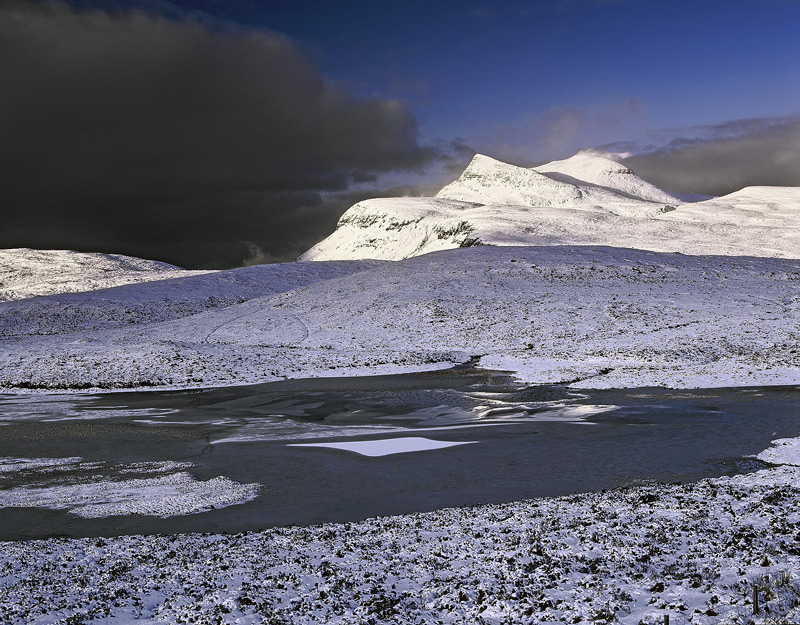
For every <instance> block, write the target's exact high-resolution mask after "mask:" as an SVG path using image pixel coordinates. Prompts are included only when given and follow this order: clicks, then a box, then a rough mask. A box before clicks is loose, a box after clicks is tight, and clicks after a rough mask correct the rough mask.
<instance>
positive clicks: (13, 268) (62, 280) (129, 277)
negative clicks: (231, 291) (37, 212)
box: [0, 248, 208, 302]
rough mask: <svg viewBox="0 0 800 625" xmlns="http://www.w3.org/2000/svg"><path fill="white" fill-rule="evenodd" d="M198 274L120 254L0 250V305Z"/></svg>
mask: <svg viewBox="0 0 800 625" xmlns="http://www.w3.org/2000/svg"><path fill="white" fill-rule="evenodd" d="M202 273H208V272H203V271H187V270H185V269H181V268H180V267H176V266H174V265H170V264H168V263H162V262H159V261H155V260H145V259H142V258H134V257H133V256H123V255H122V254H99V253H84V252H73V251H70V250H33V249H27V248H17V249H7V250H0V302H5V301H10V300H17V299H24V298H28V297H34V296H36V295H54V294H56V293H75V292H79V291H91V290H94V289H103V288H108V287H113V286H119V285H121V284H132V283H138V282H149V281H151V280H163V279H165V278H175V277H179V276H189V275H197V274H202Z"/></svg>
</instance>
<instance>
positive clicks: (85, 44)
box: [0, 0, 800, 268]
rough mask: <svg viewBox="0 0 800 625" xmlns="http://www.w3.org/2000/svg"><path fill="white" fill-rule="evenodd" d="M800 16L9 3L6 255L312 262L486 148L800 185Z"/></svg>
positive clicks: (0, 205)
mask: <svg viewBox="0 0 800 625" xmlns="http://www.w3.org/2000/svg"><path fill="white" fill-rule="evenodd" d="M798 32H800V0H727V1H725V0H693V1H684V0H671V1H669V2H667V1H661V0H551V1H536V0H533V1H527V2H502V1H495V2H491V3H490V2H481V1H476V2H470V1H469V0H464V1H460V2H456V1H454V0H437V1H436V2H430V1H426V2H418V1H414V0H407V1H404V2H384V3H377V2H374V1H370V2H366V1H361V0H358V1H352V2H345V1H340V2H300V1H298V0H261V1H256V0H227V1H223V0H133V1H123V0H59V1H49V0H0V85H2V86H1V87H0V218H2V223H3V225H2V227H0V247H2V248H8V247H36V248H56V249H64V248H66V249H77V250H81V251H103V252H112V253H125V254H132V255H135V256H143V257H147V258H155V259H158V260H165V261H167V262H172V263H175V264H178V265H181V266H184V267H192V268H195V267H197V268H224V267H234V266H239V265H242V264H251V263H256V262H277V261H287V260H292V259H294V258H295V257H297V256H298V255H299V254H301V253H302V252H303V251H305V250H306V249H307V248H309V247H310V246H311V245H313V244H314V243H316V242H317V241H319V240H320V239H322V238H324V237H325V236H326V235H327V234H329V233H330V232H332V231H333V229H334V228H335V225H336V221H337V219H338V218H339V216H340V215H341V214H342V212H344V210H346V209H347V208H348V207H349V206H350V205H352V204H353V203H354V202H356V201H359V200H361V199H365V198H368V197H383V196H393V195H419V194H432V193H434V192H435V191H436V190H437V189H438V188H439V187H441V186H442V185H444V184H445V183H447V182H449V181H451V180H453V179H454V178H456V177H457V175H458V173H459V172H460V171H461V170H462V169H463V168H464V166H465V165H466V163H467V162H468V161H469V159H470V158H471V157H472V155H473V154H474V153H476V152H481V153H483V154H488V155H489V156H493V157H495V158H498V159H500V160H504V161H507V162H511V163H514V164H517V165H523V166H531V165H535V164H540V163H543V162H546V161H549V160H554V159H560V158H565V157H568V156H570V155H572V154H574V153H575V152H577V151H579V150H582V149H594V150H598V151H602V152H605V153H612V154H615V155H616V156H615V158H618V159H619V160H621V161H622V162H624V163H625V164H627V165H628V166H630V167H631V168H633V169H634V170H635V171H636V172H637V173H638V174H639V175H641V176H642V177H644V178H645V179H647V180H649V181H650V182H653V183H654V184H657V185H658V186H661V187H662V188H665V189H667V190H672V191H681V192H685V193H705V194H713V195H721V194H724V193H729V192H732V191H735V190H737V189H739V188H741V187H743V186H748V185H754V184H768V185H792V186H800V37H798V35H797V33H798Z"/></svg>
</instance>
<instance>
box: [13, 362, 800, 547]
mask: <svg viewBox="0 0 800 625" xmlns="http://www.w3.org/2000/svg"><path fill="white" fill-rule="evenodd" d="M798 435H800V387H798V386H793V387H769V388H750V389H713V390H692V391H671V390H664V389H631V390H611V391H580V392H577V391H569V390H567V389H564V388H561V387H558V386H546V387H527V388H525V387H521V386H519V385H517V384H515V383H514V382H513V381H512V380H511V379H509V378H505V377H503V376H499V375H497V374H489V373H487V372H483V371H480V370H471V369H461V370H453V371H448V372H436V373H427V374H412V375H401V376H380V377H372V378H350V379H322V380H299V381H291V382H281V383H274V384H264V385H258V386H249V387H235V388H223V389H207V390H197V391H177V392H140V393H115V394H106V395H95V396H92V395H78V396H63V395H61V396H56V395H27V396H25V395H0V457H5V458H43V457H44V458H64V457H80V458H83V460H84V461H86V462H98V463H101V464H99V465H98V467H99V468H98V469H97V470H94V471H92V470H89V471H87V470H85V469H84V470H82V471H80V472H79V471H75V470H73V469H72V468H70V466H66V467H62V468H60V469H58V470H53V471H50V472H48V473H46V474H43V473H42V472H40V471H6V472H5V473H0V477H1V478H2V479H1V480H0V490H6V491H9V490H11V489H15V488H19V487H23V486H28V487H36V488H45V487H48V486H52V485H54V484H59V483H75V482H76V481H82V482H83V483H92V481H93V480H100V479H103V480H108V479H112V480H115V479H119V480H123V479H131V476H130V475H128V474H125V473H124V470H123V469H124V467H125V466H127V465H130V464H132V463H136V462H143V461H159V462H160V461H165V460H179V461H189V462H191V463H193V466H192V467H191V468H189V469H188V471H189V472H190V473H191V474H192V475H193V476H194V477H195V478H197V479H198V480H208V479H210V478H214V477H217V476H220V475H221V476H226V477H228V478H230V479H232V480H235V481H237V482H242V483H253V482H257V483H260V484H262V485H263V486H264V488H263V489H262V492H261V494H260V495H259V496H258V497H257V498H256V499H255V500H253V501H250V502H247V503H244V504H240V505H234V506H230V507H227V508H222V509H216V510H211V511H208V512H203V513H200V514H193V515H184V516H176V517H170V518H167V519H161V518H157V517H150V516H135V515H127V516H113V517H106V518H100V519H83V518H80V517H77V516H75V515H73V514H70V513H68V512H67V511H64V510H50V509H45V508H20V507H6V508H2V509H0V540H19V539H25V538H42V537H49V536H94V535H114V534H122V533H167V532H169V533H173V532H188V531H201V532H212V531H213V532H219V531H229V532H235V531H242V530H249V529H259V528H264V527H269V526H274V525H285V524H312V523H318V522H323V521H350V520H357V519H361V518H364V517H367V516H375V515H386V514H398V513H405V512H414V511H424V510H432V509H436V508H442V507H448V506H456V505H467V504H477V503H486V502H502V501H511V500H516V499H524V498H531V497H539V496H548V495H561V494H569V493H573V492H581V491H588V490H597V489H604V488H613V487H616V486H621V485H626V484H633V483H638V482H642V481H651V480H657V481H663V482H671V481H691V480H696V479H699V478H703V477H709V476H719V475H724V474H732V473H736V472H742V471H749V470H754V469H757V468H761V467H762V466H765V465H763V464H762V463H761V462H759V461H757V460H754V459H752V458H748V457H747V456H750V455H753V454H757V453H758V452H760V451H761V450H763V449H765V448H767V447H769V445H770V441H771V440H773V439H775V438H781V437H792V436H798ZM407 437H421V438H426V439H429V440H432V441H440V442H470V443H471V444H465V445H459V446H452V447H448V448H443V449H434V450H428V451H418V452H408V453H396V454H392V455H386V456H380V457H370V456H365V455H360V454H358V453H355V452H352V451H346V450H342V449H332V448H321V447H296V446H290V445H295V444H298V443H302V444H308V443H315V442H324V443H331V442H348V441H349V442H353V441H374V440H384V439H398V438H407Z"/></svg>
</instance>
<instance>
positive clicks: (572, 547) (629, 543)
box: [0, 441, 800, 624]
mask: <svg viewBox="0 0 800 625" xmlns="http://www.w3.org/2000/svg"><path fill="white" fill-rule="evenodd" d="M763 458H764V459H765V460H767V461H770V462H773V463H787V464H785V465H781V466H775V467H773V468H768V469H763V470H760V471H758V472H755V473H751V474H746V475H738V476H734V477H726V478H718V479H709V480H703V481H701V482H699V483H696V484H688V485H668V486H665V485H646V486H636V487H629V488H624V489H619V490H614V491H608V492H599V493H588V494H583V495H573V496H568V497H560V498H554V499H539V500H529V501H521V502H515V503H509V504H502V505H488V506H475V507H468V508H458V509H446V510H440V511H436V512H430V513H424V514H411V515H405V516H398V517H382V518H374V519H368V520H366V521H363V522H358V523H347V524H326V525H319V526H313V527H288V528H278V529H272V530H267V531H263V532H251V533H245V534H236V535H208V534H203V535H191V534H188V535H171V536H124V537H117V538H91V539H80V540H65V539H49V540H43V541H27V542H18V543H5V544H3V548H2V549H1V550H0V588H2V592H0V614H2V615H3V620H4V622H7V623H26V624H27V623H41V624H44V623H83V622H101V623H103V622H107V623H112V622H113V623H127V622H131V621H133V620H137V622H166V623H179V622H186V623H194V624H204V623H265V622H266V623H298V624H300V623H385V622H392V623H435V622H439V623H540V622H544V621H557V622H566V623H582V622H595V623H599V622H602V623H610V622H622V623H632V624H635V623H662V622H663V619H664V615H667V614H669V615H670V622H671V623H687V622H689V623H703V624H707V623H747V622H752V621H750V619H751V618H753V619H754V620H755V622H757V623H761V622H764V623H771V622H795V621H796V620H797V618H798V616H800V612H799V611H798V608H797V605H798V604H800V600H799V599H798V588H800V533H799V532H798V523H800V515H799V514H798V507H799V506H800V488H798V486H797V484H798V480H800V467H798V466H797V464H798V462H800V459H798V457H797V453H796V447H795V446H793V445H792V444H788V443H785V442H784V441H777V446H776V447H774V448H773V449H770V450H769V451H768V452H767V453H765V454H763ZM754 584H760V586H761V589H760V603H761V608H762V612H761V613H760V614H759V615H757V616H755V617H753V615H752V613H753V606H752V602H751V601H752V599H751V598H752V596H753V595H752V593H753V585H754ZM765 607H766V608H768V609H769V612H764V611H763V610H764V608H765Z"/></svg>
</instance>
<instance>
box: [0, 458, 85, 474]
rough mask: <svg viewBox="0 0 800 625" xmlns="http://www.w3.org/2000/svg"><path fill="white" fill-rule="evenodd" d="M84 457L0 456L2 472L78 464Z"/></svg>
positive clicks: (0, 470) (0, 471)
mask: <svg viewBox="0 0 800 625" xmlns="http://www.w3.org/2000/svg"><path fill="white" fill-rule="evenodd" d="M81 460H83V458H79V457H71V458H0V473H13V472H15V471H24V470H26V469H41V468H44V467H62V466H66V465H74V464H78V463H79V462H80V461H81Z"/></svg>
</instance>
